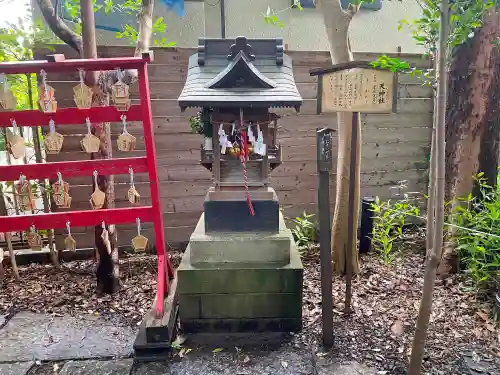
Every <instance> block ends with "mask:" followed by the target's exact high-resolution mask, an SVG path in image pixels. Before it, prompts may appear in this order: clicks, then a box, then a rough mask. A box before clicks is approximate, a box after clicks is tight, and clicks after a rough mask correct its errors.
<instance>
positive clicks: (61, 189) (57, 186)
mask: <svg viewBox="0 0 500 375" xmlns="http://www.w3.org/2000/svg"><path fill="white" fill-rule="evenodd" d="M52 198H53V199H54V202H55V204H56V206H58V207H60V208H69V207H70V206H71V197H70V196H69V184H68V183H67V182H64V181H63V180H62V177H60V178H59V181H57V182H55V183H54V184H53V185H52Z"/></svg>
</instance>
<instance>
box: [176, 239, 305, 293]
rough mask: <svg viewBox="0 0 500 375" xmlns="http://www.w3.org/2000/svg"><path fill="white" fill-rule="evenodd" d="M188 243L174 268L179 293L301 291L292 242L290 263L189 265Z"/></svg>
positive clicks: (297, 257) (299, 265) (300, 271)
mask: <svg viewBox="0 0 500 375" xmlns="http://www.w3.org/2000/svg"><path fill="white" fill-rule="evenodd" d="M191 258H192V249H191V245H188V247H187V249H186V251H185V253H184V256H183V257H182V261H181V264H180V265H179V267H178V268H177V278H178V286H177V291H178V293H179V295H185V294H196V295H201V294H232V293H234V294H245V293H301V292H302V274H303V266H302V261H301V260H300V254H299V252H298V250H297V247H296V245H295V243H293V246H292V248H291V251H290V262H289V263H288V264H287V265H284V266H276V264H274V263H264V262H261V263H255V262H254V263H220V264H209V263H205V264H192V262H191V261H190V259H191Z"/></svg>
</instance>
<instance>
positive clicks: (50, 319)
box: [0, 312, 136, 362]
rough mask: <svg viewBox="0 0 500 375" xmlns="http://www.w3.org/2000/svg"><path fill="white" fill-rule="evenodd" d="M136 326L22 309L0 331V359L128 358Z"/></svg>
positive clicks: (12, 360)
mask: <svg viewBox="0 0 500 375" xmlns="http://www.w3.org/2000/svg"><path fill="white" fill-rule="evenodd" d="M135 336H136V332H135V329H133V328H130V327H120V326H117V325H113V324H112V323H110V322H107V321H105V320H103V319H102V318H99V317H93V316H88V317H86V318H80V319H77V318H74V317H69V316H64V317H54V316H51V315H49V314H34V313H29V312H21V313H18V314H16V315H15V316H14V317H13V318H12V319H11V320H10V321H9V322H8V323H7V325H6V326H5V327H4V328H2V329H1V330H0V348H2V350H0V362H14V361H32V360H41V361H60V360H65V359H87V358H99V357H126V356H129V355H130V354H131V353H132V345H133V342H134V339H135Z"/></svg>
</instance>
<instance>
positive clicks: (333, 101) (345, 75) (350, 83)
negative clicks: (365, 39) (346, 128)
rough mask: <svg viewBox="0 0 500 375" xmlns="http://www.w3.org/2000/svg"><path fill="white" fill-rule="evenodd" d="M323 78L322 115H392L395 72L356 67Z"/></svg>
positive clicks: (326, 74) (328, 74)
mask: <svg viewBox="0 0 500 375" xmlns="http://www.w3.org/2000/svg"><path fill="white" fill-rule="evenodd" d="M319 79H322V80H323V81H322V85H321V86H322V92H321V93H320V94H321V112H323V113H331V112H367V113H391V112H392V109H393V90H394V73H392V72H389V71H385V70H377V69H364V68H353V69H347V70H341V71H337V72H331V73H325V74H324V75H323V76H320V77H319Z"/></svg>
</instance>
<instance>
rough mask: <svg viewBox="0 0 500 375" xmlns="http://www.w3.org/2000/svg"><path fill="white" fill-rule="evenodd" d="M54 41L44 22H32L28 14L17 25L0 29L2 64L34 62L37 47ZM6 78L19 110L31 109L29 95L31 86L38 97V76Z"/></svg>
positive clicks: (0, 59)
mask: <svg viewBox="0 0 500 375" xmlns="http://www.w3.org/2000/svg"><path fill="white" fill-rule="evenodd" d="M53 41H54V38H53V37H52V36H51V34H50V33H49V32H48V30H47V28H45V27H44V24H43V22H42V21H41V20H40V19H38V20H35V21H34V22H31V13H30V12H28V15H27V16H26V17H25V18H19V19H18V20H17V21H16V22H15V23H10V22H9V23H7V25H6V27H3V28H0V62H8V61H26V60H32V59H33V48H34V46H35V45H46V44H48V43H52V42H53ZM6 78H7V82H8V84H9V87H10V90H11V91H12V93H13V94H14V95H15V97H16V99H17V109H28V108H31V103H30V98H29V96H28V95H27V94H28V93H29V92H30V89H29V85H30V84H31V91H32V92H33V93H34V94H35V95H36V92H37V87H36V75H34V74H32V75H31V76H28V75H26V74H9V75H7V76H6ZM33 104H35V105H36V103H33Z"/></svg>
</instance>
